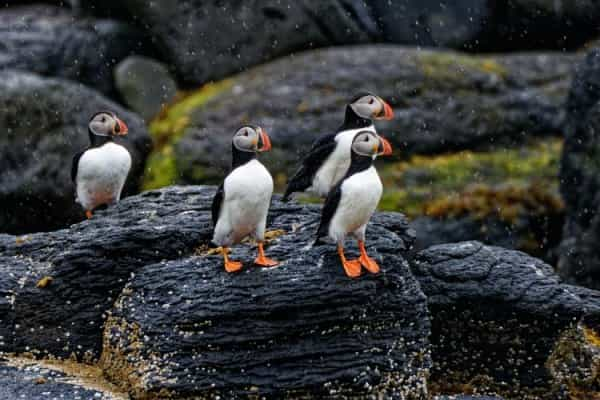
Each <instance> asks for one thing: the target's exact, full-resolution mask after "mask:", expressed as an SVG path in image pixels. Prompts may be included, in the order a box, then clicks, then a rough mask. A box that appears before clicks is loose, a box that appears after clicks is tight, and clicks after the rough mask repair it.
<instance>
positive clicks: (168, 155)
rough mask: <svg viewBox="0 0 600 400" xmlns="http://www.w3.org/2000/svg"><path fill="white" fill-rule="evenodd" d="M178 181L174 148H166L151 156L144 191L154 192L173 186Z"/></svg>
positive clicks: (145, 176)
mask: <svg viewBox="0 0 600 400" xmlns="http://www.w3.org/2000/svg"><path fill="white" fill-rule="evenodd" d="M176 181H177V165H176V163H175V156H174V155H173V147H172V146H166V147H163V148H162V149H161V150H160V151H155V152H153V153H152V154H150V157H148V160H147V161H146V170H145V172H144V180H143V189H144V190H152V189H159V188H161V187H165V186H169V185H172V184H173V183H174V182H176Z"/></svg>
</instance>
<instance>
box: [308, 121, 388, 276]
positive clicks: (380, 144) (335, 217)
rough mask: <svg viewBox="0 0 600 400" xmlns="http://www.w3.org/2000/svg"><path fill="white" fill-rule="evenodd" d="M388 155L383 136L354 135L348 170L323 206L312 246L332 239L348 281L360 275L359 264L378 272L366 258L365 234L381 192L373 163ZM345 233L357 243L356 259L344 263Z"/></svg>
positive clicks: (371, 261) (373, 263)
mask: <svg viewBox="0 0 600 400" xmlns="http://www.w3.org/2000/svg"><path fill="white" fill-rule="evenodd" d="M390 154H392V146H391V145H390V143H389V142H388V141H387V140H386V139H384V138H383V137H381V136H379V135H377V134H375V133H373V132H371V131H361V132H359V133H357V134H356V135H355V137H354V140H353V141H352V145H351V162H350V168H349V169H348V171H347V172H346V175H345V176H344V178H343V179H342V180H341V181H340V182H338V183H337V184H336V186H335V187H334V188H333V189H332V190H331V192H330V193H329V195H328V196H327V199H326V200H325V205H324V206H323V210H322V213H321V223H320V225H319V229H318V231H317V240H316V241H315V244H318V243H319V242H320V239H321V238H322V237H323V236H329V237H330V238H331V239H333V240H335V242H336V243H337V248H338V254H339V256H340V259H341V261H342V265H343V267H344V270H345V271H346V275H348V276H349V277H351V278H356V277H358V276H360V274H361V265H362V266H363V267H365V269H366V270H367V271H369V272H371V273H373V274H376V273H378V272H379V265H377V262H375V260H373V259H372V258H370V257H369V256H368V255H367V251H366V249H365V231H366V228H367V223H368V222H369V220H370V219H371V216H372V215H373V213H374V212H375V209H376V208H377V204H378V203H379V200H380V199H381V194H382V192H383V185H382V183H381V179H380V178H379V175H378V174H377V170H376V169H375V166H374V165H373V161H374V160H375V158H377V156H378V155H383V156H387V155H390ZM348 234H352V235H353V236H354V237H355V238H356V239H357V240H358V248H359V250H360V257H359V258H358V259H355V260H347V259H346V257H345V255H344V239H345V238H346V235H348Z"/></svg>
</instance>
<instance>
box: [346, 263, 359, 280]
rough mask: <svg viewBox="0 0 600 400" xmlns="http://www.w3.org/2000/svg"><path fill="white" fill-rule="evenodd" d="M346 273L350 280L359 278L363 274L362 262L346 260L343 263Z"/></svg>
mask: <svg viewBox="0 0 600 400" xmlns="http://www.w3.org/2000/svg"><path fill="white" fill-rule="evenodd" d="M342 265H343V266H344V271H346V275H348V277H350V278H358V277H359V276H360V274H361V272H362V271H361V268H360V261H359V260H345V261H342Z"/></svg>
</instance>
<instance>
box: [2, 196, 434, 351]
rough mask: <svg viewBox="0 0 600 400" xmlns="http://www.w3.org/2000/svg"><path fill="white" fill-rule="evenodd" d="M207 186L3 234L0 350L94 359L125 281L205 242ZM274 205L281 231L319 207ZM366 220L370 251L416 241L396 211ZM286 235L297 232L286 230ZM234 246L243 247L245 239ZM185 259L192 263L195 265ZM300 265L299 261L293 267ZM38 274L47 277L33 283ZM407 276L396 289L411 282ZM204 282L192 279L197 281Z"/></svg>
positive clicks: (308, 221)
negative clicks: (61, 225) (43, 228)
mask: <svg viewBox="0 0 600 400" xmlns="http://www.w3.org/2000/svg"><path fill="white" fill-rule="evenodd" d="M214 190H215V189H214V188H213V187H171V188H167V189H164V190H161V191H155V192H147V193H144V194H142V195H138V196H131V197H128V198H126V199H124V200H123V201H121V202H120V203H118V204H117V205H115V206H112V207H110V208H109V209H107V210H101V211H99V212H98V213H96V214H95V216H94V218H93V219H91V220H89V221H85V222H83V223H80V224H77V225H73V226H71V227H70V228H68V229H63V230H59V231H55V232H48V233H36V234H31V235H26V236H19V237H17V236H11V235H0V272H1V274H2V276H3V277H6V279H3V280H2V282H1V283H0V294H2V297H1V298H0V312H1V314H0V320H1V321H2V325H0V326H2V328H0V335H2V336H3V343H4V344H3V346H2V348H0V351H6V352H17V353H22V352H28V353H31V354H33V355H36V356H48V355H52V356H56V357H63V358H64V357H70V356H74V357H75V358H77V359H79V360H87V361H90V360H95V359H97V358H98V357H99V356H100V351H101V348H102V331H103V329H104V323H105V320H106V317H107V312H108V311H109V310H110V309H111V308H112V306H113V304H114V302H115V300H116V299H117V298H118V296H119V294H120V293H121V292H122V290H123V288H124V286H125V285H126V283H127V282H128V280H129V279H130V278H132V277H135V276H138V275H139V274H140V273H141V272H140V271H141V270H142V269H144V268H145V267H146V266H150V265H153V267H152V268H159V266H158V265H157V264H158V263H161V262H162V261H165V260H179V261H174V262H175V263H180V264H186V263H187V259H188V257H189V256H191V255H193V254H194V253H195V251H196V248H198V247H202V246H204V247H205V246H206V245H207V244H208V243H209V241H210V239H211V236H212V226H211V225H212V224H211V222H210V206H211V202H212V197H213V194H214ZM271 214H272V217H273V218H274V220H275V221H279V222H276V223H274V224H275V226H281V227H285V229H286V231H288V232H291V231H292V230H293V227H292V224H294V223H298V224H300V225H307V226H309V227H310V228H304V230H305V232H306V233H305V235H307V236H308V235H310V237H313V233H314V230H315V229H316V224H317V222H318V215H319V214H318V207H314V206H310V207H308V206H300V205H297V204H293V203H292V204H287V205H283V204H281V203H279V202H277V201H275V202H274V205H273V209H272V213H271ZM296 228H298V227H297V226H296ZM312 228H314V229H312ZM371 229H372V232H373V236H374V237H378V236H381V239H379V242H377V243H381V248H380V247H374V248H373V249H374V255H378V254H381V255H383V254H387V252H392V249H393V252H394V254H396V253H397V252H398V251H403V250H406V249H407V248H408V247H409V246H410V244H411V243H412V242H413V241H414V232H412V231H411V230H410V229H409V228H408V222H407V221H406V219H405V218H404V217H402V216H400V215H399V214H393V213H386V214H379V215H377V217H376V219H375V220H374V224H373V227H372V228H371ZM289 237H295V236H294V235H292V234H291V233H290V234H289ZM295 238H297V237H295ZM285 243H286V242H284V243H282V244H281V245H280V250H279V251H280V252H281V253H280V254H281V259H285V258H288V259H294V260H295V261H294V263H301V262H302V257H304V256H303V255H300V254H298V255H294V253H293V251H298V252H300V251H301V249H300V248H299V247H297V248H295V249H291V248H290V245H289V244H287V245H285ZM384 245H386V246H387V247H384ZM375 249H377V250H375ZM239 251H240V253H239V254H244V253H243V251H244V250H243V246H242V248H240V250H239ZM315 252H316V253H318V254H325V253H326V254H327V255H328V257H329V258H327V261H329V260H331V265H330V264H327V263H324V264H323V265H324V267H323V268H325V267H327V266H330V267H331V273H332V274H333V272H334V271H335V275H336V276H337V275H340V276H341V275H342V270H341V267H339V266H338V264H337V263H336V264H335V265H334V264H333V262H334V261H336V260H335V250H334V249H333V248H331V246H330V247H320V248H318V249H317V250H316V251H313V252H312V253H311V254H313V255H314V254H316V253H315ZM330 253H331V254H330ZM236 254H238V251H237V249H236ZM276 254H277V253H276ZM285 254H287V256H285ZM396 257H397V260H401V257H400V256H396ZM195 260H197V261H194V262H199V263H202V265H205V266H207V265H208V264H207V263H212V264H211V265H212V267H211V269H210V271H213V272H214V274H215V277H216V276H222V277H223V275H221V273H222V271H221V264H220V260H219V258H218V257H216V256H215V257H208V258H205V257H199V258H197V259H195ZM315 262H316V261H315ZM398 262H400V261H398ZM159 265H160V264H159ZM294 265H296V264H294ZM311 265H312V264H311ZM394 265H395V264H394ZM190 267H191V268H192V269H193V270H194V271H197V269H196V268H195V267H192V264H190ZM148 268H150V267H148ZM398 268H400V267H398ZM301 271H302V269H301V268H299V269H298V271H297V273H298V274H300V272H301ZM328 271H329V269H328ZM205 272H207V271H206V270H202V271H199V272H198V273H205ZM45 277H49V278H51V281H49V282H46V285H39V284H38V283H39V282H40V280H42V279H43V278H45ZM192 279H193V280H194V281H195V279H196V278H192ZM408 279H409V278H405V280H408ZM407 282H408V283H407V284H406V285H408V286H402V287H403V288H407V287H409V288H410V287H412V286H410V285H411V283H410V281H407ZM171 283H172V282H170V283H169V284H171ZM201 288H203V289H201ZM205 289H206V287H204V286H199V287H198V288H196V285H194V290H205ZM186 290H187V289H186ZM190 290H191V289H190ZM419 299H420V300H419V301H421V300H423V299H422V298H419ZM399 301H400V300H399ZM162 304H163V303H161V305H162ZM192 305H193V304H192ZM411 312H412V311H411ZM414 312H421V311H418V310H417V309H415V311H414ZM167 314H168V313H167ZM177 315H178V316H181V314H177ZM164 317H165V318H168V316H167V315H165V316H164ZM419 326H420V325H419ZM415 329H416V328H415ZM419 329H420V328H419ZM424 337H425V336H424Z"/></svg>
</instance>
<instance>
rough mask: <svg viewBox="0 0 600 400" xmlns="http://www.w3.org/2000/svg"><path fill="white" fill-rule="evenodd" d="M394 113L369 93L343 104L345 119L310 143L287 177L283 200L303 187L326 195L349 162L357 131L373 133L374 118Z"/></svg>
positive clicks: (300, 190) (389, 116) (385, 116)
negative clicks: (292, 174)
mask: <svg viewBox="0 0 600 400" xmlns="http://www.w3.org/2000/svg"><path fill="white" fill-rule="evenodd" d="M393 117H394V112H393V111H392V107H391V106H390V105H389V104H388V103H386V102H385V101H384V100H383V99H382V98H381V97H379V96H375V95H373V94H370V93H365V94H361V95H359V96H357V97H355V98H354V99H353V100H352V101H351V102H350V104H348V105H347V106H346V116H345V118H344V123H343V124H342V126H340V127H339V128H338V130H337V132H336V133H332V134H328V135H323V136H321V137H319V138H318V139H317V140H316V141H315V142H314V143H313V144H312V146H311V148H310V150H309V151H308V154H307V155H306V156H305V157H304V158H303V159H302V161H301V163H302V165H301V166H300V168H298V170H297V171H296V173H295V174H294V176H293V177H292V178H291V179H290V181H289V183H288V186H287V188H286V190H285V193H284V195H283V201H287V200H289V198H290V196H291V195H292V193H295V192H304V191H307V192H310V193H313V194H315V195H317V196H319V197H326V196H327V194H328V193H329V191H330V190H331V188H333V186H335V184H336V183H337V182H338V181H339V180H340V179H342V177H343V176H344V175H345V174H346V171H347V170H348V167H349V166H350V145H351V144H352V139H353V138H354V136H355V135H356V133H357V132H359V131H367V130H368V131H372V132H375V133H376V131H375V126H374V125H373V120H374V119H386V120H390V119H392V118H393Z"/></svg>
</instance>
